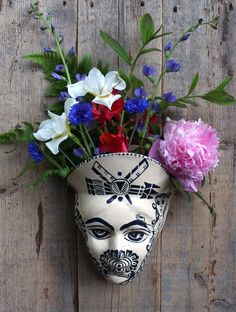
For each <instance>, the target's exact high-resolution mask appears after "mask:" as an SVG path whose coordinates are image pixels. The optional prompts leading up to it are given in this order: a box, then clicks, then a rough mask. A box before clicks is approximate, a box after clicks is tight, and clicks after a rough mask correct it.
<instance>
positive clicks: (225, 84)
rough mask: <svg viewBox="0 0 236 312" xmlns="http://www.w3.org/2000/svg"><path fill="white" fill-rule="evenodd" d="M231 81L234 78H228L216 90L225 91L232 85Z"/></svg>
mask: <svg viewBox="0 0 236 312" xmlns="http://www.w3.org/2000/svg"><path fill="white" fill-rule="evenodd" d="M231 80H232V77H230V76H228V77H226V78H225V79H224V80H223V81H222V82H221V83H220V84H219V85H218V87H216V89H215V90H224V88H225V87H227V85H228V84H229V83H230V81H231Z"/></svg>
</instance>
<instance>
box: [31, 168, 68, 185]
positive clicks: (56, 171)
mask: <svg viewBox="0 0 236 312" xmlns="http://www.w3.org/2000/svg"><path fill="white" fill-rule="evenodd" d="M69 173H70V169H69V167H65V168H61V169H49V170H46V171H44V172H43V173H42V174H41V175H40V176H39V177H38V178H37V179H36V180H35V181H34V182H33V183H31V184H30V185H29V187H30V188H35V187H36V186H38V185H39V183H40V182H44V181H46V180H47V178H49V177H51V176H53V175H59V176H60V177H63V178H65V177H67V176H68V174H69Z"/></svg>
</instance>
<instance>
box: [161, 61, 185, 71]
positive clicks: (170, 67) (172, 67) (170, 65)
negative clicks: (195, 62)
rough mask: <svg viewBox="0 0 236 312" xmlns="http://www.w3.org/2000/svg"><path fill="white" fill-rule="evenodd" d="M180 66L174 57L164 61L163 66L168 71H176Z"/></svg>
mask: <svg viewBox="0 0 236 312" xmlns="http://www.w3.org/2000/svg"><path fill="white" fill-rule="evenodd" d="M180 67H181V66H180V64H179V63H178V62H177V61H176V60H174V59H170V60H168V61H167V62H166V63H165V68H166V69H167V71H170V72H178V71H179V70H180Z"/></svg>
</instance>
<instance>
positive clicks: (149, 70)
mask: <svg viewBox="0 0 236 312" xmlns="http://www.w3.org/2000/svg"><path fill="white" fill-rule="evenodd" d="M143 74H144V76H147V77H149V76H156V74H157V71H156V68H155V66H153V65H150V66H148V65H144V66H143Z"/></svg>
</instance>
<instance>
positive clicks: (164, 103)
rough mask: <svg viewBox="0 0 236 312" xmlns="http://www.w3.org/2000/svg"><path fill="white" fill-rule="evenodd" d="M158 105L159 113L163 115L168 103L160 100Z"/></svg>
mask: <svg viewBox="0 0 236 312" xmlns="http://www.w3.org/2000/svg"><path fill="white" fill-rule="evenodd" d="M159 105H160V108H161V113H164V112H165V111H166V110H167V108H168V106H169V103H168V102H166V101H164V100H160V102H159Z"/></svg>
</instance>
